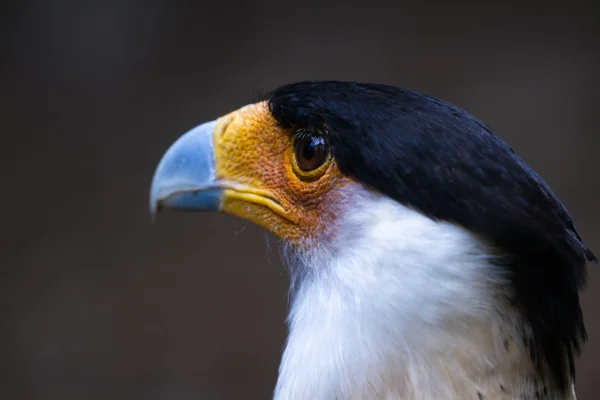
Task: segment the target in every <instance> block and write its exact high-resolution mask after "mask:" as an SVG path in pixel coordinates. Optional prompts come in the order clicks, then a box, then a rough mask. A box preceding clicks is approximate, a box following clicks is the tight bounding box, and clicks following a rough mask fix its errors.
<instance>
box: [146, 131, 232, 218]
mask: <svg viewBox="0 0 600 400" xmlns="http://www.w3.org/2000/svg"><path fill="white" fill-rule="evenodd" d="M216 125H217V121H216V120H215V121H210V122H206V123H203V124H202V125H199V126H197V127H196V128H194V129H192V130H190V131H188V132H187V133H185V134H184V135H183V136H181V137H180V138H179V139H178V140H177V141H176V142H175V143H173V145H171V147H170V148H169V149H168V150H167V152H166V153H165V154H164V156H163V157H162V159H161V160H160V163H159V164H158V167H157V168H156V172H155V173H154V178H153V179H152V186H151V189H150V213H151V214H152V215H154V214H155V213H156V212H158V211H160V210H161V209H174V210H191V211H194V210H195V211H219V210H220V209H221V205H222V194H223V189H222V188H221V187H220V185H219V184H218V182H217V178H216V173H215V151H214V138H213V136H214V132H215V127H216Z"/></svg>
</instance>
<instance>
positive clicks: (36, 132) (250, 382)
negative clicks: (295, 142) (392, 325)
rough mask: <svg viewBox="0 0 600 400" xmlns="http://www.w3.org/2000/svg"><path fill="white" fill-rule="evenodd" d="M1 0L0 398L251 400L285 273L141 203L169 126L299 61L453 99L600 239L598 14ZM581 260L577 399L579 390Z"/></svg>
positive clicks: (591, 349)
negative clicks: (7, 0)
mask: <svg viewBox="0 0 600 400" xmlns="http://www.w3.org/2000/svg"><path fill="white" fill-rule="evenodd" d="M479 3H483V5H480V6H479V8H476V7H475V6H474V5H469V6H467V5H465V6H462V5H460V4H457V3H456V2H451V1H449V2H441V1H440V2H439V4H436V3H433V2H419V3H417V2H396V3H394V5H393V6H390V5H385V4H382V3H377V2H373V1H369V2H366V4H363V5H362V6H359V5H353V4H350V3H348V2H334V1H332V0H331V1H330V0H323V1H320V2H315V3H314V4H311V3H310V2H294V3H288V4H285V3H283V2H281V1H279V2H271V3H267V2H261V1H250V2H245V3H242V2H240V3H239V4H238V3H233V2H226V1H221V2H210V3H202V2H195V3H193V2H188V3H184V2H177V3H176V2H173V1H167V0H162V1H145V2H142V1H132V0H120V1H104V2H100V1H98V2H89V1H83V0H82V1H76V0H73V1H63V0H55V1H44V0H38V1H31V0H30V1H20V2H14V3H13V4H12V5H11V4H9V5H6V4H5V5H4V6H3V10H2V14H1V18H2V20H1V21H0V31H1V32H2V36H1V40H2V46H3V49H2V50H3V51H2V53H1V55H0V57H1V58H0V60H1V61H0V62H1V77H0V102H1V103H0V129H1V132H2V142H1V143H2V144H1V145H0V152H1V154H2V157H0V163H1V167H2V170H1V171H2V183H1V184H2V200H1V204H2V209H1V210H2V211H0V213H1V215H2V217H1V226H2V233H3V235H2V241H1V243H2V256H3V260H4V261H3V262H2V268H1V269H0V273H1V277H0V278H1V279H0V312H1V319H0V323H1V324H2V325H1V330H0V380H1V381H0V398H2V399H11V400H20V399H62V400H70V399H148V400H153V399H177V400H179V399H181V400H185V399H199V398H202V399H231V398H245V399H267V398H269V397H270V396H271V393H272V389H273V387H274V384H275V380H276V375H277V367H278V363H279V357H280V352H281V349H282V346H283V341H284V338H285V332H286V327H285V325H284V318H285V312H286V286H287V276H286V273H285V271H284V269H283V268H282V267H281V265H280V263H279V260H278V254H277V248H276V245H274V244H273V242H274V240H273V239H270V242H271V244H272V246H271V248H270V249H269V248H268V247H267V245H266V244H265V243H266V242H265V236H266V235H265V232H264V231H263V230H261V229H259V228H257V227H254V226H251V225H249V224H247V223H245V222H244V221H242V220H238V219H235V218H233V217H230V216H226V215H212V214H195V215H191V214H169V215H161V216H160V218H159V219H158V222H157V223H156V224H154V225H152V224H151V223H150V219H149V215H148V192H149V184H150V180H151V177H152V174H153V172H154V168H155V166H156V164H157V162H158V161H159V159H160V157H161V155H162V153H163V152H164V151H165V150H166V148H167V146H169V145H170V144H171V143H172V141H173V140H174V139H176V138H177V137H178V136H179V135H180V134H182V133H183V132H185V131H186V130H188V129H189V128H191V127H193V126H195V125H197V124H199V123H200V122H203V121H205V120H208V119H213V118H216V117H218V116H220V115H222V114H224V113H226V112H229V111H231V110H233V109H236V108H238V107H240V106H242V105H244V104H246V103H249V102H253V101H255V100H257V99H258V96H259V95H260V94H261V93H262V92H265V91H267V90H269V89H272V88H274V87H276V86H277V85H280V84H283V83H288V82H292V81H296V80H301V79H343V80H359V81H371V82H380V83H388V84H396V85H400V86H404V87H408V88H412V89H416V90H418V91H421V92H425V93H428V94H432V95H435V96H437V97H441V98H443V99H445V100H447V101H450V102H452V103H455V104H457V105H459V106H461V107H463V108H465V109H467V110H468V111H470V112H472V113H473V114H475V115H476V116H478V117H479V118H481V119H482V120H483V121H485V122H486V123H488V124H489V125H491V126H492V128H493V129H494V130H495V131H496V132H497V133H499V134H500V135H501V136H502V137H503V138H505V139H506V140H507V141H508V142H509V143H510V144H512V146H513V147H514V149H515V150H516V151H517V152H518V153H519V154H521V155H522V156H523V157H524V158H525V159H526V160H527V161H528V162H529V163H530V164H531V165H532V166H533V167H534V168H535V169H536V170H537V171H538V172H539V173H540V174H541V175H542V176H543V177H544V178H545V179H546V180H547V181H548V182H549V184H550V185H551V186H552V188H553V189H554V190H555V191H556V193H557V194H558V196H559V197H560V198H561V199H562V200H563V202H564V203H565V204H566V206H567V207H568V208H569V210H570V211H571V213H572V214H573V216H574V218H575V221H576V223H577V225H578V227H579V229H580V231H581V233H582V235H583V237H584V239H585V240H586V242H587V243H588V245H589V246H590V247H592V249H594V250H595V251H596V252H597V253H600V227H599V222H600V212H599V210H598V195H599V194H600V179H599V178H598V173H599V172H600V168H599V167H600V158H599V156H598V153H599V151H598V150H599V149H600V132H599V129H600V95H599V93H600V90H599V89H600V73H599V72H600V51H599V49H600V46H599V39H600V29H599V28H600V13H599V11H598V10H599V7H598V6H594V5H593V2H590V3H589V4H585V3H577V2H570V3H569V2H565V3H562V4H558V5H557V6H556V7H555V6H553V5H550V4H549V3H545V4H544V5H543V6H539V7H537V8H536V7H529V6H528V5H526V4H525V3H524V2H520V3H518V5H511V4H509V3H507V2H497V4H496V6H493V7H492V6H490V5H489V4H487V3H486V2H479ZM598 293H600V279H599V274H598V269H597V268H590V279H589V285H588V288H587V290H586V291H585V293H584V294H583V299H582V301H583V307H584V312H585V313H586V316H587V325H588V331H589V336H590V340H589V342H588V345H587V346H586V348H585V352H584V355H583V357H582V358H581V359H580V360H579V361H578V367H579V369H578V371H579V375H578V381H577V388H578V396H579V399H580V400H591V399H596V398H598V393H599V392H600V380H599V379H598V374H597V372H596V368H597V367H598V365H599V362H598V361H597V358H598V357H599V356H600V312H599V311H598V309H597V307H595V304H596V303H597V302H598V300H600V295H599V294H598Z"/></svg>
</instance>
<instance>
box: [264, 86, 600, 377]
mask: <svg viewBox="0 0 600 400" xmlns="http://www.w3.org/2000/svg"><path fill="white" fill-rule="evenodd" d="M267 100H268V103H269V107H270V110H271V112H272V114H273V116H274V117H275V118H276V119H277V121H278V122H279V123H281V124H282V125H285V126H294V127H298V128H306V127H318V128H325V129H324V131H325V132H326V134H327V137H328V140H329V141H330V143H331V146H332V152H333V155H334V158H335V160H336V162H337V164H338V166H339V168H340V170H341V172H342V173H344V174H346V175H348V176H350V177H352V178H353V179H355V180H357V181H359V182H361V183H363V184H365V185H367V186H369V187H371V188H373V189H375V190H377V191H379V192H381V193H383V194H385V195H387V196H389V197H391V198H393V199H395V200H397V201H398V202H400V203H402V204H405V205H407V206H410V207H413V208H415V209H417V210H419V211H420V212H422V213H424V214H426V215H428V216H430V217H431V218H434V219H439V220H447V221H452V222H455V223H458V224H460V225H462V226H464V227H466V228H467V229H469V230H471V231H473V232H476V233H478V234H480V235H481V236H482V237H484V238H485V239H487V240H488V241H489V242H490V243H491V244H493V245H494V246H495V247H497V248H499V249H501V250H502V252H503V253H505V254H506V255H507V256H508V257H505V258H503V260H504V261H503V267H504V268H506V269H507V270H508V272H509V275H510V277H511V280H512V283H513V285H514V289H515V293H516V297H515V299H514V301H515V302H516V303H517V304H516V305H517V306H518V307H519V308H520V309H521V310H522V312H523V313H524V315H525V318H526V319H527V321H528V323H529V325H530V326H531V330H532V332H533V343H531V344H530V349H531V355H532V357H533V358H534V360H535V361H536V362H537V364H538V366H539V367H540V368H542V365H544V364H546V365H547V366H548V367H549V368H550V371H551V373H552V374H553V377H554V380H555V382H556V383H557V384H558V385H559V386H562V387H563V388H565V387H566V385H567V382H568V379H567V376H566V373H567V371H566V370H565V365H568V366H569V368H570V373H571V374H572V375H573V376H574V366H573V357H574V353H576V352H578V351H579V347H580V344H581V342H583V341H585V339H586V333H585V326H584V323H583V316H582V311H581V307H580V304H579V290H580V289H581V287H582V286H583V285H584V283H585V278H586V274H585V263H586V259H587V260H590V261H595V262H597V259H596V257H595V256H594V255H593V254H592V252H591V251H590V250H589V249H587V248H586V247H585V245H584V244H583V242H582V239H581V237H580V236H579V233H578V232H577V229H576V228H575V226H574V224H573V221H572V219H571V216H570V215H569V213H568V212H567V210H566V209H565V207H564V206H563V205H562V204H561V202H560V201H559V200H558V199H557V197H556V196H555V195H554V193H553V192H552V190H551V189H550V188H549V187H548V185H547V184H546V183H545V182H544V181H543V180H542V178H541V177H540V176H539V175H538V174H536V173H535V172H534V171H533V170H532V169H531V168H530V167H529V166H528V165H527V164H526V163H525V162H524V161H523V160H522V159H521V158H520V157H519V156H517V155H516V154H515V153H514V152H513V151H512V149H511V148H510V147H509V146H508V145H507V144H506V143H505V142H504V141H502V140H501V139H500V138H499V137H498V136H496V135H495V134H494V133H493V132H492V131H491V129H490V128H489V127H488V126H486V125H485V124H484V123H482V122H481V121H479V120H478V119H476V118H475V117H473V116H472V115H470V114H469V113H467V112H465V111H464V110H462V109H460V108H458V107H456V106H453V105H451V104H448V103H446V102H444V101H441V100H439V99H436V98H433V97H430V96H426V95H423V94H420V93H417V92H414V91H410V90H406V89H401V88H397V87H392V86H385V85H379V84H364V83H354V82H336V81H311V82H299V83H295V84H291V85H286V86H283V87H280V88H278V89H276V90H274V91H273V92H271V93H269V94H268V95H267Z"/></svg>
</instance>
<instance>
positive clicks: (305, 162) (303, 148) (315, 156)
mask: <svg viewBox="0 0 600 400" xmlns="http://www.w3.org/2000/svg"><path fill="white" fill-rule="evenodd" d="M294 151H295V153H296V163H297V164H298V168H300V169H301V170H302V171H312V170H315V169H317V168H319V167H320V166H321V165H323V163H324V162H325V161H326V160H327V157H328V155H329V145H328V143H327V140H325V138H324V137H322V136H317V135H306V136H304V137H301V138H298V140H296V142H295V143H294Z"/></svg>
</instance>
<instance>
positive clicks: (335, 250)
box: [150, 81, 595, 387]
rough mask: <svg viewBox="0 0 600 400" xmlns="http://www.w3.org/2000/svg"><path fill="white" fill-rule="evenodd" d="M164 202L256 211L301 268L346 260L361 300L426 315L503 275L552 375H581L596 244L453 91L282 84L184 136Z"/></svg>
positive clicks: (163, 181)
mask: <svg viewBox="0 0 600 400" xmlns="http://www.w3.org/2000/svg"><path fill="white" fill-rule="evenodd" d="M150 209H151V212H152V213H155V212H157V211H159V210H162V209H174V210H197V211H207V210H209V211H210V210H212V211H222V212H225V213H229V214H233V215H235V216H238V217H241V218H243V219H246V220H249V221H251V222H253V223H256V224H258V225H260V226H262V227H263V228H265V229H267V230H269V231H270V232H272V233H274V234H275V235H277V236H278V237H280V238H281V239H282V240H283V241H284V242H285V243H286V244H287V246H288V247H289V248H290V249H293V250H294V252H293V253H294V254H296V255H298V257H294V261H290V263H300V264H302V268H298V269H296V270H302V271H303V272H302V274H301V275H303V276H307V275H311V274H312V275H314V276H318V275H323V276H324V275H326V274H327V273H328V272H326V271H325V270H327V271H330V270H334V269H335V270H336V271H337V272H336V278H335V279H330V281H336V282H339V285H346V286H345V287H346V288H347V289H348V288H349V289H348V290H345V293H347V292H352V291H354V292H353V293H354V295H353V296H351V297H352V299H353V300H352V301H354V302H359V303H360V304H361V307H363V306H362V304H367V303H368V301H367V300H366V299H365V297H368V296H370V297H371V298H377V302H379V303H378V304H380V305H382V304H386V305H388V304H392V303H393V304H395V306H394V307H396V308H397V309H398V310H401V311H398V313H400V314H402V313H404V314H410V313H411V312H412V313H419V314H420V316H421V319H427V317H426V316H424V315H425V314H427V309H428V308H427V305H428V304H434V303H436V302H437V304H439V305H440V306H439V307H438V308H437V309H439V310H448V309H449V308H448V307H449V306H448V304H450V303H454V305H453V307H455V308H458V307H461V305H462V306H463V307H464V308H465V309H467V311H465V312H464V314H473V313H477V312H480V311H478V310H479V309H480V308H485V309H492V308H494V307H496V305H497V304H496V303H494V302H493V301H492V300H490V301H489V302H486V301H485V300H484V298H486V297H492V295H490V294H489V293H491V292H494V290H496V289H494V288H497V286H498V285H496V284H497V283H498V282H503V283H501V284H499V286H500V287H501V289H498V290H497V291H496V292H494V293H495V294H494V295H493V296H497V297H498V296H499V297H505V298H506V302H507V303H509V304H510V305H511V307H513V308H514V309H515V310H518V313H519V315H520V316H521V317H522V319H523V321H524V324H525V326H526V329H524V331H527V332H529V333H528V334H526V335H525V334H524V337H523V338H522V341H523V342H524V343H525V344H524V346H525V347H526V348H527V349H528V350H529V352H530V355H531V358H532V360H533V362H534V363H535V364H536V365H537V366H538V367H539V370H540V371H542V372H540V373H541V374H549V375H551V376H552V377H553V378H552V379H553V381H555V382H557V383H556V384H557V385H558V386H561V385H562V386H563V387H566V386H567V383H568V382H570V375H572V374H573V373H574V372H573V353H574V352H576V351H577V350H578V348H579V344H580V342H581V341H582V340H583V339H584V338H585V330H584V327H583V317H582V313H581V308H580V305H579V297H578V296H579V295H578V293H579V289H580V288H581V286H582V285H583V283H584V279H585V262H586V259H588V260H595V257H594V255H593V254H592V253H591V252H590V251H589V250H588V249H587V248H586V247H585V246H584V245H583V242H582V240H581V237H580V236H579V233H578V232H577V230H576V229H575V226H574V225H573V222H572V220H571V217H570V215H569V214H568V212H567V211H566V209H565V207H564V206H563V205H562V204H561V203H560V201H559V200H558V199H557V198H556V196H555V195H554V194H553V192H552V191H551V190H550V188H549V187H548V185H547V184H546V183H545V182H544V181H543V180H542V179H541V178H540V176H539V175H538V174H536V173H535V172H534V171H533V170H532V169H531V168H530V167H529V166H528V165H527V164H526V163H525V162H524V161H523V160H522V159H521V158H520V157H518V156H517V155H516V154H515V152H514V151H512V149H511V148H510V147H509V146H508V145H507V144H506V143H505V142H504V141H502V140H501V139H500V138H499V137H498V136H496V135H495V134H494V133H493V132H492V130H491V129H490V128H489V127H488V126H487V125H485V124H484V123H482V122H481V121H479V120H478V119H476V118H475V117H473V116H472V115H470V114H469V113H467V112H466V111H464V110H461V109H460V108H458V107H456V106H453V105H451V104H448V103H446V102H444V101H441V100H439V99H436V98H433V97H431V96H426V95H423V94H420V93H417V92H414V91H410V90H406V89H401V88H397V87H391V86H386V85H379V84H364V83H355V82H334V81H327V82H324V81H311V82H299V83H295V84H291V85H285V86H282V87H279V88H277V89H275V90H274V91H272V92H270V93H269V94H268V95H267V96H266V97H265V99H264V100H262V101H260V102H258V103H255V104H251V105H247V106H245V107H242V108H240V109H238V110H236V111H233V112H231V113H229V114H226V115H224V116H222V117H220V118H218V119H216V120H214V121H211V122H206V123H203V124H201V125H199V126H198V127H196V128H194V129H192V130H190V131H189V132H187V133H185V134H184V135H183V136H182V137H181V138H179V139H178V140H177V141H176V142H175V143H174V144H173V145H172V146H171V147H170V148H169V149H168V150H167V152H166V153H165V154H164V156H163V158H162V160H161V161H160V163H159V165H158V167H157V169H156V172H155V175H154V179H153V182H152V187H151V196H150ZM357 260H358V261H357ZM374 265H390V268H387V269H386V268H379V267H373V266H374ZM349 266H353V267H349ZM369 266H371V267H369ZM484 266H485V267H484ZM382 277H385V279H384V278H382ZM292 278H298V277H294V276H293V277H292ZM380 278H381V279H380ZM298 279H300V278H298ZM313 280H314V279H313ZM359 281H360V282H359ZM366 281H369V282H370V281H372V282H376V285H375V286H376V287H377V291H373V289H372V288H370V289H368V290H367V289H365V285H366V284H365V283H364V282H366ZM349 282H350V283H349ZM458 283H460V284H458ZM478 285H479V286H478ZM323 287H324V286H322V287H321V290H320V291H319V293H323V292H324V289H323ZM358 287H361V288H362V289H361V290H362V292H360V293H361V295H358V294H357V293H358V292H359V291H358V289H356V290H355V288H358ZM477 287H478V288H477ZM476 288H477V289H476ZM339 293H341V291H340V292H339ZM366 293H369V294H366ZM307 296H308V295H307ZM361 296H362V297H361ZM339 298H340V296H337V297H332V298H330V299H329V300H330V302H333V301H340V300H339ZM332 299H333V300H332ZM357 299H358V300H357ZM349 301H350V300H349ZM494 301H496V300H494ZM503 301H504V300H503ZM342 302H343V300H342ZM373 302H375V301H373ZM411 304H412V306H411ZM442 304H443V306H442ZM342 306H343V307H345V304H342ZM354 307H355V308H356V307H358V306H356V305H355V306H354ZM381 307H384V306H383V305H382V306H381ZM389 307H392V306H389ZM375 309H378V310H379V309H383V308H377V307H374V308H373V310H375ZM437 309H436V310H437ZM315 312H316V311H315ZM375 314H376V312H375ZM433 314H435V313H433ZM433 314H432V315H433ZM380 317H381V318H384V319H385V318H388V319H393V318H391V317H390V315H388V314H386V313H385V312H382V315H380ZM450 317H452V315H450ZM435 318H437V316H433V317H431V319H434V320H435ZM292 319H293V318H292ZM374 324H376V322H374ZM548 371H549V372H548ZM568 371H570V374H569V372H568Z"/></svg>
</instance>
